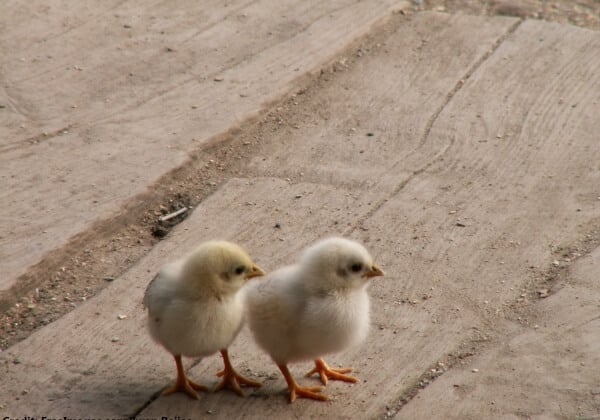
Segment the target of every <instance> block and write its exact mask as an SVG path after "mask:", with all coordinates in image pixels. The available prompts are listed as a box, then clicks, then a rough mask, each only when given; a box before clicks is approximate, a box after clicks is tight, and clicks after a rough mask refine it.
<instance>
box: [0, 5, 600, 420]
mask: <svg viewBox="0 0 600 420" xmlns="http://www.w3.org/2000/svg"><path fill="white" fill-rule="evenodd" d="M369 37H371V38H370V41H369V43H368V45H370V46H371V47H370V49H369V50H364V51H363V50H359V51H356V49H351V50H347V51H344V52H343V53H342V54H341V55H340V56H339V57H337V58H336V61H335V65H334V70H335V71H331V72H328V73H326V74H325V75H322V76H321V77H319V78H317V79H315V80H313V81H312V82H311V83H312V85H310V86H307V87H306V88H304V89H302V91H301V94H294V95H292V96H290V97H289V98H288V99H287V100H286V101H284V102H282V103H281V104H280V105H279V106H278V107H277V108H275V109H273V110H271V111H270V112H269V114H268V115H267V116H266V117H265V118H264V119H263V120H262V121H261V122H260V123H259V124H258V123H257V124H256V125H255V126H252V127H248V131H242V132H240V133H237V134H233V135H234V136H237V137H240V138H241V139H240V141H243V139H245V138H252V139H260V141H258V143H257V144H256V146H255V149H254V150H253V151H252V155H251V156H250V158H249V159H247V161H246V162H244V163H243V164H240V165H241V166H240V176H239V177H237V178H233V179H231V180H230V181H229V182H227V183H226V184H225V185H223V186H221V187H220V188H219V189H218V190H217V191H216V192H215V193H214V194H213V195H211V196H210V197H208V198H207V199H206V200H204V201H203V202H202V203H201V204H200V205H199V206H198V207H197V208H195V209H194V211H193V214H192V215H191V216H190V218H188V219H187V220H186V221H184V222H183V223H181V224H180V225H178V226H177V227H176V228H175V229H174V230H173V231H172V232H171V233H170V234H169V235H168V237H167V238H166V239H165V240H164V241H162V242H160V243H159V244H157V245H156V246H155V247H154V248H153V249H152V250H151V251H150V252H149V253H148V254H147V255H146V256H145V257H144V258H142V259H141V260H140V261H139V262H138V263H137V264H136V265H135V266H133V267H132V268H131V269H130V270H129V271H128V272H127V273H125V274H124V275H123V276H121V277H120V278H118V279H116V280H115V281H114V282H112V283H111V285H110V286H109V287H107V288H106V289H104V290H103V291H102V292H101V293H100V294H98V295H97V296H96V297H94V298H93V299H90V300H88V301H86V302H85V303H84V304H82V305H81V306H79V307H78V308H77V309H76V310H74V311H73V312H71V313H69V314H67V315H66V316H64V317H63V318H61V319H59V320H58V321H56V322H54V323H52V324H50V325H48V326H46V327H44V328H42V329H41V330H39V331H37V332H36V333H34V334H32V335H31V336H30V337H29V338H27V339H26V340H24V341H22V342H21V343H18V344H16V345H14V346H12V347H10V348H9V349H8V350H7V351H5V352H3V353H2V354H0V358H1V359H0V360H1V361H2V362H3V364H2V367H1V369H2V372H3V381H2V383H1V384H0V405H1V406H2V407H3V412H6V413H8V414H9V415H10V416H13V417H16V416H22V415H37V416H40V415H47V416H81V415H83V414H84V413H85V415H86V416H103V417H116V416H129V415H139V416H141V417H145V418H146V417H161V416H171V417H174V416H181V418H203V417H205V416H208V415H212V416H214V417H218V418H233V417H238V418H257V419H258V418H266V417H269V418H291V417H303V418H304V417H306V418H316V417H324V416H327V417H332V418H407V419H408V418H410V419H412V418H456V419H464V418H473V419H476V418H515V419H519V418H578V417H579V418H594V417H597V416H599V415H600V389H599V388H598V381H597V378H598V377H600V367H599V366H600V363H598V362H599V360H598V358H599V356H598V355H599V354H600V352H599V350H600V338H599V336H598V319H599V317H598V298H599V296H600V290H599V286H598V283H597V281H596V278H597V276H598V267H599V264H600V253H599V252H598V243H599V241H600V189H599V185H600V166H599V162H600V149H599V148H598V147H597V142H598V135H597V133H599V132H600V120H599V119H598V118H597V116H598V115H600V56H598V54H595V52H596V51H598V50H599V48H600V38H599V37H598V34H597V33H596V32H592V31H589V30H584V29H578V28H574V27H570V26H564V25H558V24H549V23H543V22H537V21H529V20H525V21H521V20H519V19H515V18H507V17H495V18H494V17H489V18H481V17H472V16H465V15H454V16H453V15H446V14H439V13H418V14H416V15H414V16H409V17H405V16H402V15H399V14H396V15H394V16H393V18H390V20H389V21H388V22H387V23H386V24H384V25H380V26H378V27H377V28H375V29H373V30H372V32H371V33H370V34H369ZM356 55H358V56H360V57H358V58H357V57H356ZM164 89H165V91H167V93H166V95H167V96H170V95H172V92H171V91H170V90H171V89H173V88H172V87H171V88H169V87H168V85H167V86H166V87H164ZM282 89H283V88H282ZM179 95H180V98H183V99H181V100H183V101H186V102H185V103H187V101H193V98H190V97H187V94H186V93H185V89H183V90H181V93H180V94H179ZM173 100H174V101H175V99H173ZM190 103H191V102H190ZM135 112H136V113H137V115H139V118H142V119H144V121H146V123H145V124H149V125H151V126H152V127H154V126H155V125H158V124H159V123H158V122H156V121H157V120H156V119H158V120H160V121H163V119H164V120H165V121H166V120H170V117H168V115H166V116H165V115H162V114H161V115H158V114H151V115H145V114H144V112H143V111H142V110H141V109H139V110H136V111H135ZM135 121H138V120H137V119H136V120H134V122H132V123H131V125H130V126H131V127H133V128H135V129H136V130H144V129H145V127H146V126H141V127H140V126H138V124H136V123H135ZM223 124H224V123H223ZM133 128H132V129H133ZM117 137H118V136H117ZM132 147H133V146H132ZM275 224H279V227H278V228H276V227H275ZM331 234H342V235H345V236H348V237H351V238H354V239H357V240H359V241H361V242H363V243H364V244H365V245H366V246H367V247H368V248H369V249H370V250H371V252H372V254H373V255H374V256H375V258H376V260H377V262H378V264H379V265H380V266H382V267H383V268H384V269H385V271H386V273H387V276H386V277H384V278H381V279H378V280H376V281H375V282H374V283H373V284H372V286H371V288H370V292H371V297H372V301H373V305H372V306H373V328H372V331H371V333H370V336H369V338H368V340H367V341H366V342H365V343H363V344H362V345H361V346H359V347H357V348H353V349H350V350H349V351H347V352H345V353H343V354H339V355H333V356H330V357H328V358H327V360H328V361H330V362H331V363H332V364H334V365H337V364H339V365H351V366H353V367H354V368H355V372H356V374H357V376H358V377H360V379H361V382H360V383H358V384H354V385H350V384H346V383H330V384H329V385H328V386H327V388H326V393H327V394H328V395H329V396H331V397H332V400H331V401H330V402H327V403H319V402H315V401H307V400H299V401H297V402H296V403H294V404H291V405H290V404H288V403H287V400H286V398H285V396H284V395H285V392H284V390H285V382H284V381H283V379H282V377H281V375H280V374H279V373H278V371H277V368H276V366H275V365H274V364H273V363H272V362H271V361H270V360H269V359H268V357H267V356H265V355H264V354H262V353H261V352H260V351H259V350H258V348H257V347H256V346H255V345H254V343H253V342H252V340H251V338H250V337H249V334H248V332H247V331H243V332H242V334H241V336H240V337H239V338H238V340H236V342H235V343H234V344H233V346H232V347H231V350H230V353H231V355H232V358H233V363H234V364H235V365H236V366H237V367H238V368H239V369H240V371H241V372H243V373H244V374H246V375H248V376H250V377H254V378H256V379H258V380H261V381H262V382H263V383H264V385H263V387H262V388H260V389H258V390H247V391H246V392H247V394H248V396H247V397H246V398H239V397H238V396H236V395H235V394H233V393H230V392H221V393H218V394H205V395H202V397H201V399H200V400H199V401H193V400H191V399H189V398H187V397H186V396H183V395H174V396H169V397H160V396H158V394H159V392H160V391H161V389H163V388H164V387H165V386H167V385H168V384H169V381H171V380H172V379H173V377H174V373H175V369H174V366H173V361H172V359H171V357H170V356H169V355H168V353H166V352H165V351H164V350H163V349H161V348H160V347H159V346H157V345H155V344H153V343H152V342H151V340H150V338H149V336H148V334H147V333H146V331H145V329H144V321H145V313H144V311H143V308H142V306H141V303H140V302H141V297H142V294H143V291H144V289H145V287H146V285H147V283H148V281H149V280H150V279H151V278H152V276H153V274H154V273H155V272H156V270H157V269H158V267H160V265H162V264H163V263H164V262H165V261H168V260H172V259H174V258H176V257H177V256H178V255H180V254H182V253H185V252H187V250H189V249H190V248H191V247H193V246H194V245H195V244H197V243H198V242H199V241H201V240H204V239H208V238H213V237H221V238H228V239H231V240H235V241H237V242H239V243H241V244H243V245H244V246H245V247H246V248H247V249H248V251H249V252H250V254H251V255H253V256H254V257H255V259H256V261H257V262H258V263H259V264H260V265H261V266H263V267H264V268H266V269H267V270H272V269H274V268H276V267H278V266H281V265H283V264H286V263H290V262H292V261H294V260H295V258H297V256H298V254H299V252H300V251H301V250H302V249H303V248H304V247H305V246H307V245H308V244H310V243H312V242H313V241H315V240H317V239H318V238H321V237H323V236H326V235H331ZM257 281H259V280H257ZM119 315H125V316H126V317H125V318H124V319H119ZM121 318H122V317H121ZM220 363H221V362H220V360H219V358H218V357H216V356H215V357H210V358H207V359H205V360H202V361H201V362H200V363H190V364H188V367H189V374H190V376H191V377H192V378H194V380H196V381H198V382H201V383H206V384H210V385H214V384H216V382H217V379H216V378H215V377H214V373H215V372H216V371H217V370H218V369H219V368H220ZM308 367H309V364H298V365H294V366H293V369H292V371H293V372H294V373H295V374H297V375H300V374H301V373H302V372H304V371H305V370H306V369H307V368H308ZM302 381H303V382H305V383H315V384H316V383H317V382H316V379H308V378H303V379H302Z"/></svg>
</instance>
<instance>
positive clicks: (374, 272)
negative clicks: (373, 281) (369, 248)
mask: <svg viewBox="0 0 600 420" xmlns="http://www.w3.org/2000/svg"><path fill="white" fill-rule="evenodd" d="M384 275H385V273H384V272H383V270H382V269H381V268H379V267H377V266H376V265H375V264H373V266H372V267H371V269H370V270H369V271H368V272H367V274H365V276H366V277H367V278H371V277H379V276H384Z"/></svg>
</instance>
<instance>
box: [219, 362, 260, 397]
mask: <svg viewBox="0 0 600 420" xmlns="http://www.w3.org/2000/svg"><path fill="white" fill-rule="evenodd" d="M221 355H222V356H223V363H224V367H223V370H222V371H220V372H218V373H217V376H218V377H222V378H223V380H222V381H221V383H219V385H217V387H216V388H215V392H216V391H220V390H222V389H223V388H225V387H227V388H229V389H231V390H232V391H234V392H235V393H236V394H238V395H239V396H241V397H243V396H244V393H243V392H242V388H241V387H240V385H246V386H253V387H260V386H261V384H260V383H258V382H255V381H251V380H250V379H248V378H245V377H243V376H242V375H240V374H239V373H237V372H236V371H235V369H234V368H233V366H232V365H231V361H230V360H229V354H228V353H227V350H221Z"/></svg>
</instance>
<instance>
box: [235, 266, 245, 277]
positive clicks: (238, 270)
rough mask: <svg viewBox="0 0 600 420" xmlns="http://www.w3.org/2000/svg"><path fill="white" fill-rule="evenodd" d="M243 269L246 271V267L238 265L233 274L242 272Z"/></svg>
mask: <svg viewBox="0 0 600 420" xmlns="http://www.w3.org/2000/svg"><path fill="white" fill-rule="evenodd" d="M244 271H246V268H245V267H244V266H241V265H240V266H239V267H237V268H236V269H235V274H237V275H240V274H242V273H243V272H244Z"/></svg>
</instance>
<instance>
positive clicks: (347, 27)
mask: <svg viewBox="0 0 600 420" xmlns="http://www.w3.org/2000/svg"><path fill="white" fill-rule="evenodd" d="M404 4H406V3H405V2H402V1H400V2H398V1H392V0H389V1H383V2H355V1H349V0H339V1H331V2H327V3H325V4H323V3H321V2H298V1H293V0H292V1H282V2H277V3H276V4H273V3H272V2H269V1H258V2H247V1H233V2H228V3H226V4H223V3H222V2H214V1H204V2H192V1H185V2H181V3H178V5H177V6H176V7H174V6H173V5H171V4H167V3H162V4H161V3H156V4H148V3H145V2H137V1H134V2H126V3H122V2H105V3H102V5H95V6H94V7H90V6H89V5H81V6H76V7H73V8H71V7H70V6H69V11H67V12H65V11H64V10H63V8H62V7H59V6H54V5H48V4H47V3H46V2H30V3H27V5H24V4H13V5H10V6H5V7H4V8H3V13H2V14H1V15H2V16H0V26H2V27H3V28H5V30H4V31H3V32H2V35H1V36H0V50H1V51H3V57H2V60H1V62H0V66H1V67H0V73H1V74H2V81H1V82H0V85H2V89H1V90H0V104H2V105H4V106H3V107H2V108H0V122H1V124H0V139H2V140H0V150H1V151H2V153H1V154H0V180H1V182H2V186H3V188H2V192H1V195H0V199H2V202H3V203H4V210H3V212H2V215H1V216H0V232H2V233H1V234H0V235H1V236H0V261H1V271H2V273H3V276H2V279H1V280H0V291H6V290H8V289H10V288H11V287H12V286H13V285H14V284H15V282H16V281H17V278H18V277H19V276H20V275H21V274H23V273H24V272H25V271H26V270H27V268H28V267H30V266H32V265H34V264H36V263H37V262H39V261H40V260H41V259H42V258H43V257H44V255H45V254H46V253H48V252H49V251H50V250H53V249H56V248H60V247H61V246H63V245H64V244H65V243H66V242H67V241H68V239H69V238H71V237H73V236H74V235H76V234H78V233H80V232H82V231H85V230H86V229H89V228H90V226H91V224H92V223H93V222H95V221H98V220H102V219H106V218H110V217H111V216H114V215H115V214H116V213H117V212H118V211H119V210H120V209H121V207H122V206H123V204H124V203H125V202H126V201H127V200H129V199H131V198H132V197H134V196H135V195H137V194H140V193H142V192H144V191H145V190H146V189H147V188H148V187H150V186H151V185H152V183H153V182H155V181H156V180H157V179H158V178H159V177H160V176H161V175H163V174H165V173H167V172H168V171H169V170H171V169H173V168H175V167H177V166H179V165H181V164H182V163H183V162H184V161H185V160H186V158H187V157H188V153H189V152H190V151H191V150H193V149H194V148H197V147H198V145H199V144H202V143H204V142H206V141H208V140H209V139H210V138H212V137H214V136H215V135H218V134H219V133H224V132H226V131H228V130H229V129H231V128H232V127H234V126H235V125H236V124H237V123H239V122H240V121H242V120H245V119H247V118H249V117H251V116H253V115H256V114H257V113H258V112H259V111H260V110H261V109H262V108H263V107H264V106H265V104H267V103H269V102H270V101H273V100H275V99H277V98H279V97H280V96H281V95H282V94H283V93H284V92H287V91H289V89H291V88H292V86H293V83H294V81H295V80H297V79H298V78H299V77H301V76H302V75H305V74H307V73H309V72H311V71H315V70H316V69H318V68H319V66H320V65H323V64H324V63H325V62H327V60H329V59H330V58H331V57H332V56H333V55H335V54H336V53H338V52H339V51H340V50H341V49H342V48H344V47H345V46H346V45H348V43H350V42H352V41H353V40H354V39H356V37H359V36H361V35H363V34H364V33H365V32H366V31H368V30H369V28H371V26H372V25H373V24H374V23H375V22H377V21H379V20H380V19H382V18H384V17H385V16H387V15H388V14H389V13H390V12H391V11H393V10H397V8H398V7H401V6H402V5H404ZM32 27H34V28H35V30H34V31H33V32H29V31H30V28H32ZM15 40H18V42H15ZM298 51H302V54H298Z"/></svg>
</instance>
